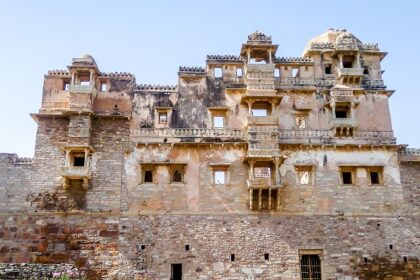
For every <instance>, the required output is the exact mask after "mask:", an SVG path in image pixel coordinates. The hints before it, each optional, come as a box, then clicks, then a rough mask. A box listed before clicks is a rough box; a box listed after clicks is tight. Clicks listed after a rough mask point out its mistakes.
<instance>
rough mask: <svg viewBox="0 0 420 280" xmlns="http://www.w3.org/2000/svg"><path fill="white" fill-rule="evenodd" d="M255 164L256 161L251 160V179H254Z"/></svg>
mask: <svg viewBox="0 0 420 280" xmlns="http://www.w3.org/2000/svg"><path fill="white" fill-rule="evenodd" d="M254 164H255V161H254V160H251V162H250V163H249V179H250V180H251V179H254Z"/></svg>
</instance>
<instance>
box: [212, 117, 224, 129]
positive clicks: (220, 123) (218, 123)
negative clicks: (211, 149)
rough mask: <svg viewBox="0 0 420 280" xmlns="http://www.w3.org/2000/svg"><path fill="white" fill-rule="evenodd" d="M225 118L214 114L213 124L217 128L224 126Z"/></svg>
mask: <svg viewBox="0 0 420 280" xmlns="http://www.w3.org/2000/svg"><path fill="white" fill-rule="evenodd" d="M224 122H225V118H224V117H221V116H214V117H213V126H214V127H216V128H223V127H224Z"/></svg>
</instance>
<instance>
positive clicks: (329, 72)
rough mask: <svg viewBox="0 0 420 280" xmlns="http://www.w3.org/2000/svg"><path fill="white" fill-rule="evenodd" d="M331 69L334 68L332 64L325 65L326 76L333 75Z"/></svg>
mask: <svg viewBox="0 0 420 280" xmlns="http://www.w3.org/2000/svg"><path fill="white" fill-rule="evenodd" d="M331 68H332V66H331V64H327V65H325V74H326V75H331V73H332V71H331Z"/></svg>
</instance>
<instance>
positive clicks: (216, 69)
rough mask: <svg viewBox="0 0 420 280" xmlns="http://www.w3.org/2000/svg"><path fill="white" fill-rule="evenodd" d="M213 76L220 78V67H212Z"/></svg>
mask: <svg viewBox="0 0 420 280" xmlns="http://www.w3.org/2000/svg"><path fill="white" fill-rule="evenodd" d="M214 77H215V78H222V77H223V72H222V68H220V67H216V68H214Z"/></svg>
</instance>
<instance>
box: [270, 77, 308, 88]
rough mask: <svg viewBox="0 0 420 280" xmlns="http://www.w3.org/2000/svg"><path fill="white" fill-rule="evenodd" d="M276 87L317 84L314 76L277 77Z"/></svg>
mask: <svg viewBox="0 0 420 280" xmlns="http://www.w3.org/2000/svg"><path fill="white" fill-rule="evenodd" d="M274 83H275V86H276V88H279V87H290V86H315V80H314V79H312V78H300V77H285V78H276V79H275V80H274Z"/></svg>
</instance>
